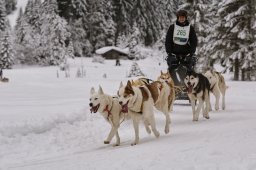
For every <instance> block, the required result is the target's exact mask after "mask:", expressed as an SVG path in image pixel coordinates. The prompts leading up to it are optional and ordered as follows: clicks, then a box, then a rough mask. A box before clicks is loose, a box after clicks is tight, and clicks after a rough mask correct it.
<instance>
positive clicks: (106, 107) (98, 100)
mask: <svg viewBox="0 0 256 170" xmlns="http://www.w3.org/2000/svg"><path fill="white" fill-rule="evenodd" d="M89 105H90V107H91V109H90V110H91V112H93V113H96V112H99V113H101V115H102V116H103V117H104V118H105V119H106V121H107V122H108V123H110V125H111V130H110V132H109V135H108V137H107V139H106V140H105V141H104V144H109V143H110V142H111V140H112V138H113V137H114V135H116V144H115V146H119V145H120V137H119V134H118V128H119V125H120V122H121V121H122V120H124V118H125V117H124V116H125V115H124V113H122V112H121V106H120V105H119V101H118V99H117V97H112V96H110V95H107V94H105V93H104V92H103V90H102V88H101V87H99V90H98V92H95V90H94V88H93V87H92V88H91V96H90V104H89Z"/></svg>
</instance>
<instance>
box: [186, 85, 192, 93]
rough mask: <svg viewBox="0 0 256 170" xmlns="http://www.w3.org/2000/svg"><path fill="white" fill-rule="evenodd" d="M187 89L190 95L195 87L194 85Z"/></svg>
mask: <svg viewBox="0 0 256 170" xmlns="http://www.w3.org/2000/svg"><path fill="white" fill-rule="evenodd" d="M187 89H188V93H192V90H193V85H192V84H190V85H188V87H187Z"/></svg>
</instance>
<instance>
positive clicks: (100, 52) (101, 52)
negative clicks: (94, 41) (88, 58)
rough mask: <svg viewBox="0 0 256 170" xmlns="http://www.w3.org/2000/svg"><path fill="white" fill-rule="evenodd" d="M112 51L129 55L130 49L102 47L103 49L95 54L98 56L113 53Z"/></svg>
mask: <svg viewBox="0 0 256 170" xmlns="http://www.w3.org/2000/svg"><path fill="white" fill-rule="evenodd" d="M111 50H115V51H118V52H120V53H123V54H126V55H128V54H129V48H125V49H122V48H119V47H115V46H106V47H102V48H100V49H98V50H96V51H95V52H96V54H100V55H101V54H105V53H106V52H108V51H111Z"/></svg>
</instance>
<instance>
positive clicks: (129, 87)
mask: <svg viewBox="0 0 256 170" xmlns="http://www.w3.org/2000/svg"><path fill="white" fill-rule="evenodd" d="M126 88H128V89H132V83H131V82H130V81H129V80H128V81H127V85H126Z"/></svg>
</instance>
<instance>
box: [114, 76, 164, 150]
mask: <svg viewBox="0 0 256 170" xmlns="http://www.w3.org/2000/svg"><path fill="white" fill-rule="evenodd" d="M118 96H119V103H120V105H121V106H122V112H128V114H129V115H130V116H131V118H132V121H133V127H134V131H135V140H134V142H133V143H132V144H131V145H136V144H138V143H139V122H140V120H141V119H142V120H143V121H144V124H145V127H146V130H147V132H148V133H151V129H152V131H153V133H154V135H155V136H156V137H159V135H160V134H159V132H158V131H157V129H156V123H155V117H154V112H153V106H154V99H155V95H154V93H152V92H151V91H150V90H149V89H148V88H147V87H146V86H140V87H136V86H132V84H131V82H130V81H128V82H127V85H125V86H123V84H122V83H121V84H120V87H119V90H118ZM149 126H151V129H150V128H149Z"/></svg>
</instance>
